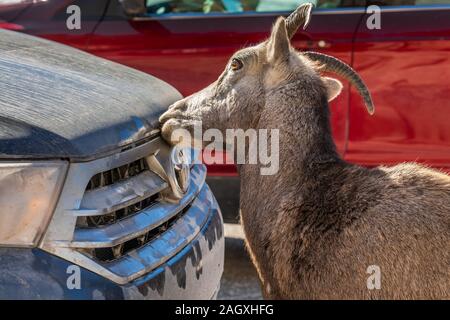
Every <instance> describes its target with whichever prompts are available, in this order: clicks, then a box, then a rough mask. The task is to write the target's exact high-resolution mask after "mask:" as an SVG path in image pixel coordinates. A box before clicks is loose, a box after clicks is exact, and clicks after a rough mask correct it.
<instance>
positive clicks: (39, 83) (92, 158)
mask: <svg viewBox="0 0 450 320" xmlns="http://www.w3.org/2000/svg"><path fill="white" fill-rule="evenodd" d="M0 74H1V77H0V208H1V209H0V298H7V299H21V298H22V299H33V298H40V299H42V298H44V299H45V298H47V299H63V298H65V299H105V298H106V299H136V298H137V299H143V298H145V299H165V298H169V299H183V298H189V299H196V298H197V299H209V298H214V297H215V295H216V294H217V290H218V288H219V282H220V278H221V275H222V271H223V259H224V238H223V223H222V218H221V214H220V210H219V208H218V205H217V202H216V200H215V198H214V196H213V194H212V193H211V191H210V189H209V188H208V186H207V185H206V184H205V176H206V169H205V167H204V166H203V165H198V164H196V165H188V164H186V163H185V162H183V161H178V160H180V159H181V158H183V157H185V156H186V155H185V154H183V151H178V150H177V149H174V148H171V147H169V146H168V145H167V144H166V143H165V142H164V141H162V140H161V138H160V136H159V130H158V121H157V119H158V116H159V115H160V114H161V113H162V112H163V111H164V110H165V109H166V108H167V106H168V105H170V104H171V103H172V102H174V101H176V100H177V99H179V98H180V94H179V93H178V92H177V91H176V90H175V89H174V88H172V87H171V86H169V85H168V84H166V83H164V82H162V81H160V80H158V79H156V78H154V77H152V76H149V75H147V74H144V73H142V72H139V71H136V70H133V69H130V68H127V67H125V66H122V65H118V64H115V63H113V62H110V61H106V60H103V59H99V58H96V57H94V56H91V55H89V54H86V53H83V52H81V51H78V50H76V49H73V48H69V47H66V46H63V45H60V44H56V43H53V42H49V41H46V40H42V39H37V38H33V37H30V36H27V35H23V34H18V33H15V32H10V31H0Z"/></svg>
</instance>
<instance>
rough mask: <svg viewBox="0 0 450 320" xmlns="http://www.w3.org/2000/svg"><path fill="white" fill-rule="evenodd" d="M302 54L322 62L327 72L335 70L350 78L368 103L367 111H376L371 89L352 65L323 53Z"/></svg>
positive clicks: (338, 73) (371, 112)
mask: <svg viewBox="0 0 450 320" xmlns="http://www.w3.org/2000/svg"><path fill="white" fill-rule="evenodd" d="M302 54H304V55H305V56H307V57H308V58H310V59H311V60H314V61H318V62H320V63H322V64H323V69H322V70H324V71H327V72H334V73H336V74H337V75H340V76H342V77H344V78H345V79H346V80H348V81H349V82H350V83H351V84H352V85H353V86H355V88H356V89H357V90H358V92H359V94H360V95H361V97H362V98H363V99H364V104H365V105H366V108H367V111H368V112H369V113H370V114H373V113H374V112H375V106H374V105H373V101H372V97H371V96H370V92H369V89H368V88H367V86H366V84H365V83H364V81H363V80H362V79H361V77H360V76H359V75H358V74H357V73H356V71H355V70H353V68H352V67H350V66H349V65H348V64H346V63H345V62H343V61H341V60H339V59H336V58H334V57H332V56H329V55H326V54H323V53H318V52H311V51H307V52H302Z"/></svg>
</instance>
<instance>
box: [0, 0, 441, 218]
mask: <svg viewBox="0 0 450 320" xmlns="http://www.w3.org/2000/svg"><path fill="white" fill-rule="evenodd" d="M302 2H304V1H302V0H259V1H257V0H210V1H202V0H147V1H145V0H140V1H139V0H137V1H136V0H134V1H133V0H131V1H130V0H96V1H92V0H79V1H75V0H48V1H40V0H17V1H7V2H6V4H3V5H0V19H1V20H3V22H0V26H1V27H4V28H8V29H14V30H20V31H22V32H26V33H29V34H33V35H37V36H40V37H44V38H47V39H52V40H55V41H58V42H62V43H65V44H68V45H70V46H74V47H77V48H79V49H82V50H85V51H88V52H90V53H93V54H95V55H98V56H101V57H104V58H107V59H110V60H114V61H116V62H119V63H122V64H125V65H128V66H131V67H133V68H136V69H139V70H142V71H145V72H148V73H151V74H152V75H155V76H156V77H159V78H161V79H163V80H165V81H167V82H169V83H170V84H172V85H174V86H175V87H176V88H177V89H178V90H179V91H180V92H181V93H182V94H183V95H189V94H191V93H193V92H195V91H197V90H199V89H201V88H203V87H205V86H206V85H208V84H209V83H211V82H212V81H214V80H215V79H216V78H217V76H218V75H219V74H220V72H221V71H222V69H223V67H224V66H225V64H226V62H227V60H228V58H229V56H230V55H231V54H232V53H233V52H234V51H236V50H237V49H239V48H241V47H243V46H245V45H249V44H253V43H256V42H259V41H260V40H262V39H264V38H265V37H267V35H268V34H269V30H270V27H271V25H272V23H273V22H274V20H275V18H276V17H277V16H279V15H282V14H284V15H286V14H287V13H288V12H289V11H291V10H293V9H294V8H296V7H297V6H298V5H299V4H300V3H302ZM70 5H77V6H78V7H79V8H80V14H81V20H80V27H81V28H80V29H73V30H70V29H69V28H68V26H67V23H68V19H69V17H71V16H72V15H73V11H70V10H69V12H68V10H67V8H68V7H69V6H70ZM369 5H378V6H379V8H381V12H380V14H379V15H378V16H376V15H377V14H378V12H377V10H375V11H372V8H373V7H368V6H369ZM366 8H368V9H366ZM375 9H376V8H375ZM367 11H369V12H367ZM374 19H375V20H374ZM376 19H378V20H376ZM374 21H375V22H374ZM0 41H1V39H0ZM293 44H294V45H295V46H296V47H297V48H298V49H300V50H316V51H321V52H325V53H327V54H330V55H333V56H335V57H338V58H340V59H342V60H343V61H346V62H347V63H349V64H350V65H352V66H353V68H354V69H356V70H357V71H358V72H359V73H360V75H361V76H362V78H363V79H364V80H365V82H366V83H367V85H368V87H369V89H370V90H371V93H372V96H373V99H374V102H375V105H376V112H375V115H374V116H369V115H368V114H367V112H366V110H365V109H364V106H363V105H362V102H361V99H360V97H359V96H358V94H357V92H356V91H355V90H354V89H353V88H351V87H349V86H348V84H347V85H346V88H345V89H344V90H343V93H342V94H341V95H340V97H339V98H338V99H336V101H334V102H333V103H332V106H331V110H332V126H333V132H334V138H335V142H336V144H337V146H338V148H339V151H340V152H341V154H342V155H343V156H344V158H345V159H347V160H349V161H351V162H355V163H359V164H362V165H367V166H374V165H378V164H394V163H398V162H403V161H419V162H422V163H426V164H428V165H430V166H432V167H437V168H441V169H443V170H446V171H450V124H449V121H450V0H376V1H370V0H367V1H361V0H352V1H350V0H340V1H339V0H338V1H335V0H334V1H331V0H330V1H326V0H318V1H316V9H315V10H314V14H313V17H312V21H311V24H310V25H309V27H308V28H307V30H305V31H299V32H298V33H297V35H296V36H295V38H294V41H293ZM209 175H210V184H211V185H212V187H213V188H214V189H216V190H215V191H216V192H215V194H216V195H217V196H218V200H219V202H221V205H222V208H223V211H224V212H225V216H229V215H230V214H233V215H234V216H235V215H236V213H237V210H236V208H237V206H238V201H237V195H238V189H239V182H238V179H237V177H236V172H235V168H234V167H232V166H211V167H210V168H209ZM224 176H227V178H226V179H224V178H223V177H224Z"/></svg>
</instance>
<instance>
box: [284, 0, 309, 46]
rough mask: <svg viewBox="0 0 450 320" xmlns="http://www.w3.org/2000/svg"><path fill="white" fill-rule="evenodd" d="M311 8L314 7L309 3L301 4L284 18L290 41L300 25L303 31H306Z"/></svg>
mask: <svg viewBox="0 0 450 320" xmlns="http://www.w3.org/2000/svg"><path fill="white" fill-rule="evenodd" d="M313 6H314V5H313V4H312V3H309V2H308V3H305V4H302V5H301V6H299V7H298V8H297V9H295V11H294V12H292V13H291V14H290V15H289V16H288V17H287V18H286V30H287V34H288V37H289V39H292V37H293V36H294V34H295V33H296V32H297V29H298V28H299V27H300V26H301V25H302V26H303V29H306V27H307V26H308V24H309V21H310V18H311V10H312V8H313Z"/></svg>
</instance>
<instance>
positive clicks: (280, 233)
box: [160, 18, 450, 299]
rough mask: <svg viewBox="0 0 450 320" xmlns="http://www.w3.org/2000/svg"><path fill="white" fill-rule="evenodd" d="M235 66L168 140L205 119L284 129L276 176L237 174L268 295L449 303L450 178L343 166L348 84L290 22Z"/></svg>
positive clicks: (212, 124)
mask: <svg viewBox="0 0 450 320" xmlns="http://www.w3.org/2000/svg"><path fill="white" fill-rule="evenodd" d="M233 57H234V58H238V59H240V61H242V63H243V65H244V66H243V68H242V69H241V70H236V71H235V70H231V69H230V67H229V66H227V68H226V69H225V71H224V73H223V74H222V75H221V76H220V77H219V79H218V80H217V81H216V82H215V83H213V84H212V85H211V86H209V87H208V88H206V89H205V90H203V91H200V92H199V93H196V94H194V95H192V96H190V97H187V98H185V99H183V100H181V101H179V102H177V103H176V104H175V105H174V106H172V107H171V108H169V110H168V111H167V112H166V113H165V114H164V115H162V116H161V118H160V121H161V122H162V123H163V127H162V133H163V136H164V137H165V138H166V139H167V140H168V141H171V140H170V133H171V132H172V131H173V130H174V129H176V128H179V127H183V128H187V129H189V128H190V126H191V125H192V123H193V122H194V121H197V120H202V121H203V127H204V129H207V128H219V129H221V130H224V129H225V128H242V129H244V130H245V129H248V128H255V129H258V128H263V129H271V128H276V129H279V130H280V155H279V157H280V158H279V160H280V171H279V172H278V173H277V174H275V175H271V176H262V175H260V170H259V165H241V166H239V168H238V170H239V174H240V177H241V181H242V182H241V203H240V209H241V210H240V214H241V220H242V225H243V228H244V232H245V235H246V243H247V246H248V250H249V252H250V254H251V257H252V260H253V263H254V264H255V266H256V268H257V270H258V273H259V276H260V279H261V283H262V287H263V291H264V295H265V297H266V298H276V299H286V298H288V299H360V298H362V299H449V298H450V177H449V176H447V175H445V174H443V173H440V172H437V171H433V170H431V169H428V168H425V167H422V166H419V165H417V164H401V165H398V166H395V167H390V168H386V167H379V168H375V169H367V168H363V167H359V166H357V165H353V164H350V163H347V162H345V161H343V160H342V159H340V158H339V156H338V154H337V152H336V148H335V145H334V142H333V139H332V135H331V129H330V120H329V109H328V101H330V100H332V99H333V98H334V97H335V96H336V95H337V94H339V92H340V89H341V85H340V83H339V82H338V81H337V80H334V79H330V78H325V77H321V75H320V74H319V73H318V71H317V68H316V67H315V66H314V64H313V63H312V62H311V61H308V59H306V58H305V57H303V56H302V55H301V54H300V55H299V54H298V53H297V52H295V50H294V49H293V48H291V46H290V44H289V40H288V37H287V35H286V27H285V21H284V19H282V18H280V19H279V20H278V21H277V23H276V25H275V26H274V28H273V30H272V35H271V37H270V39H269V40H268V41H266V42H264V43H262V44H260V45H258V46H255V47H251V48H247V49H244V50H242V51H239V52H237V53H236V54H235V55H234V56H233ZM172 142H173V141H172ZM255 186H258V187H257V188H255ZM370 265H378V266H379V267H380V268H381V289H380V290H377V289H375V290H369V289H368V288H367V278H368V277H369V274H367V273H366V270H367V267H368V266H370Z"/></svg>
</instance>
